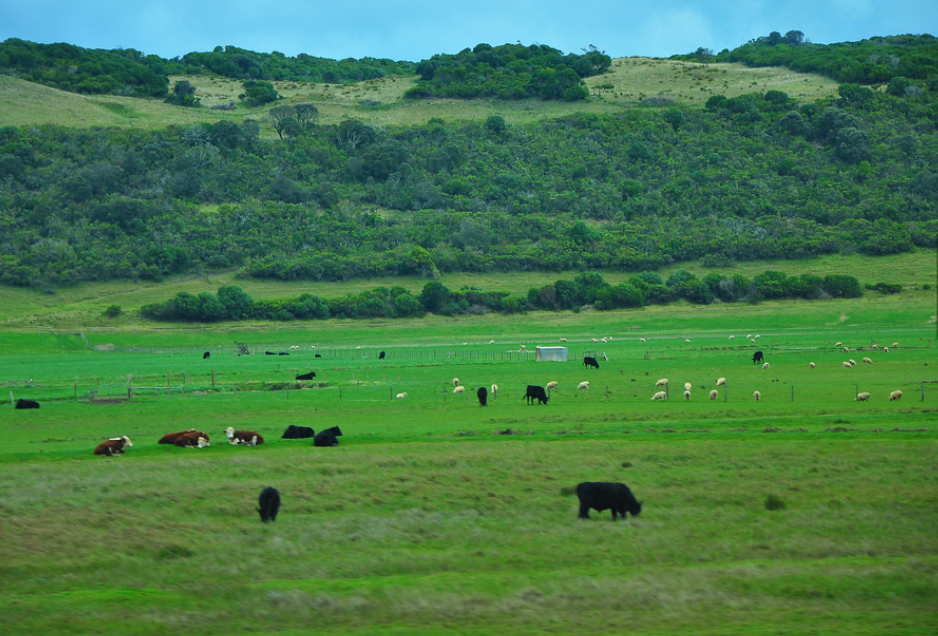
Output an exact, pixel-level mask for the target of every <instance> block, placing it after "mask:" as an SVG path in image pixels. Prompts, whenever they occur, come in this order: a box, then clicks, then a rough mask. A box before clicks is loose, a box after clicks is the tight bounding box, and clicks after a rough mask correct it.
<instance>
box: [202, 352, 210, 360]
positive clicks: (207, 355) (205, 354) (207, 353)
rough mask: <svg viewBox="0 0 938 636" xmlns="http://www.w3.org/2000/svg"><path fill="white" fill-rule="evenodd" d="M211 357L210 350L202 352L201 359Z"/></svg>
mask: <svg viewBox="0 0 938 636" xmlns="http://www.w3.org/2000/svg"><path fill="white" fill-rule="evenodd" d="M211 357H212V352H211V351H206V352H205V353H203V354H202V359H203V360H208V359H209V358H211Z"/></svg>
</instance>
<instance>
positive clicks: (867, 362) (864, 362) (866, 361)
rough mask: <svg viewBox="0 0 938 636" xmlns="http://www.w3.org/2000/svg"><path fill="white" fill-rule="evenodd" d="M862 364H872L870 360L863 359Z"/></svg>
mask: <svg viewBox="0 0 938 636" xmlns="http://www.w3.org/2000/svg"><path fill="white" fill-rule="evenodd" d="M863 364H873V360H871V359H870V358H863Z"/></svg>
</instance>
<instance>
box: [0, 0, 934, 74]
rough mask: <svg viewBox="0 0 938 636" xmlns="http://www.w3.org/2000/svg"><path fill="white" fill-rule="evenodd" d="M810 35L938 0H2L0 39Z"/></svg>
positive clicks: (366, 49) (894, 18)
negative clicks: (777, 33)
mask: <svg viewBox="0 0 938 636" xmlns="http://www.w3.org/2000/svg"><path fill="white" fill-rule="evenodd" d="M793 29H797V30H799V31H802V32H803V33H804V34H805V37H806V38H807V39H808V40H810V41H811V42H816V43H819V44H829V43H831V42H845V41H856V40H862V39H865V38H869V37H872V36H877V35H897V34H905V33H913V34H921V33H929V34H932V35H935V33H936V31H938V0H810V1H806V0H774V1H762V0H709V1H706V0H701V1H691V0H631V1H628V0H605V1H603V2H599V1H596V0H579V1H578V2H574V1H571V0H563V1H558V0H499V1H497V0H473V1H471V2H463V1H462V0H450V1H447V0H400V1H393V0H385V1H380V0H330V1H329V2H323V1H321V0H273V1H272V2H262V1H261V0H185V1H178V0H162V1H158V2H157V1H152V0H0V41H2V40H5V39H7V38H11V37H15V38H20V39H24V40H30V41H33V42H40V43H50V42H68V43H70V44H76V45H78V46H83V47H87V48H102V49H114V48H132V49H137V50H140V51H143V52H144V53H146V54H156V55H159V56H160V57H165V58H173V57H177V56H182V55H185V54H186V53H189V52H192V51H210V50H212V49H213V48H215V47H216V46H218V45H222V46H225V45H234V46H237V47H240V48H244V49H249V50H252V51H258V52H264V53H269V52H271V51H280V52H281V53H284V54H286V55H288V56H295V55H297V54H299V53H307V54H309V55H314V56H319V57H326V58H332V59H343V58H347V57H354V58H362V57H376V58H390V59H393V60H409V61H414V62H416V61H420V60H422V59H426V58H428V57H430V56H432V55H434V54H436V53H456V52H458V51H460V50H462V49H464V48H466V47H473V46H475V45H476V44H479V43H480V42H485V43H488V44H491V45H493V46H494V45H498V44H505V43H515V42H519V41H520V42H521V43H522V44H526V45H527V44H546V45H548V46H552V47H554V48H556V49H560V50H561V51H563V52H564V53H580V52H582V50H583V49H586V48H588V47H589V46H590V45H593V46H595V47H596V48H598V49H600V50H602V51H605V52H606V53H607V54H609V55H611V56H612V57H626V56H631V55H641V56H651V57H667V56H669V55H673V54H675V53H688V52H690V51H693V50H696V49H697V47H700V46H702V47H705V48H709V49H713V50H714V51H716V52H718V51H720V50H721V49H723V48H729V49H732V48H735V47H737V46H739V45H741V44H744V43H745V42H747V41H748V40H750V39H752V38H755V37H758V36H761V35H767V34H768V33H769V32H770V31H779V32H780V33H782V34H784V33H785V32H786V31H789V30H793Z"/></svg>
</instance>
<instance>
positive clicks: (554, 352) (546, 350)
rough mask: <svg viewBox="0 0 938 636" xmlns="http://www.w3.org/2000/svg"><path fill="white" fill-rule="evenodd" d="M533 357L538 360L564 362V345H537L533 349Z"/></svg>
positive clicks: (565, 353)
mask: <svg viewBox="0 0 938 636" xmlns="http://www.w3.org/2000/svg"><path fill="white" fill-rule="evenodd" d="M534 359H535V360H537V361H538V362H566V361H567V348H566V347H537V348H536V349H535V350H534Z"/></svg>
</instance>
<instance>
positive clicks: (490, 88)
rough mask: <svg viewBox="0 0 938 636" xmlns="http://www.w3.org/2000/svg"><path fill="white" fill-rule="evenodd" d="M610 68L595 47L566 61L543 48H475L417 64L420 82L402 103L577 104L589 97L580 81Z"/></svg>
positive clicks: (559, 55)
mask: <svg viewBox="0 0 938 636" xmlns="http://www.w3.org/2000/svg"><path fill="white" fill-rule="evenodd" d="M611 65H612V58H610V57H609V56H608V55H606V54H605V53H603V52H601V51H599V50H597V49H595V47H591V48H590V50H588V51H586V52H585V53H584V54H583V55H576V54H572V53H571V54H568V55H564V54H563V53H562V52H561V51H558V50H557V49H554V48H551V47H549V46H546V45H536V44H532V45H531V46H523V45H521V44H503V45H501V46H496V47H493V46H491V45H488V44H479V45H477V46H476V47H475V48H473V49H472V50H470V49H464V50H462V51H460V52H459V53H457V54H456V55H445V54H438V55H434V56H433V57H431V58H430V59H429V60H424V61H422V62H420V63H419V64H418V65H417V74H418V75H419V76H420V82H419V83H418V85H417V86H415V87H414V88H412V89H410V90H409V91H407V93H406V94H405V97H407V98H409V99H422V98H428V97H448V98H458V99H473V98H476V97H487V98H493V99H504V100H512V99H530V98H532V97H533V98H538V99H545V100H551V99H562V100H565V101H576V100H579V99H585V98H586V97H588V96H589V89H588V88H587V87H586V84H584V83H583V78H586V77H591V76H593V75H599V74H601V73H605V72H606V71H607V70H608V69H609V67H610V66H611Z"/></svg>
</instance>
